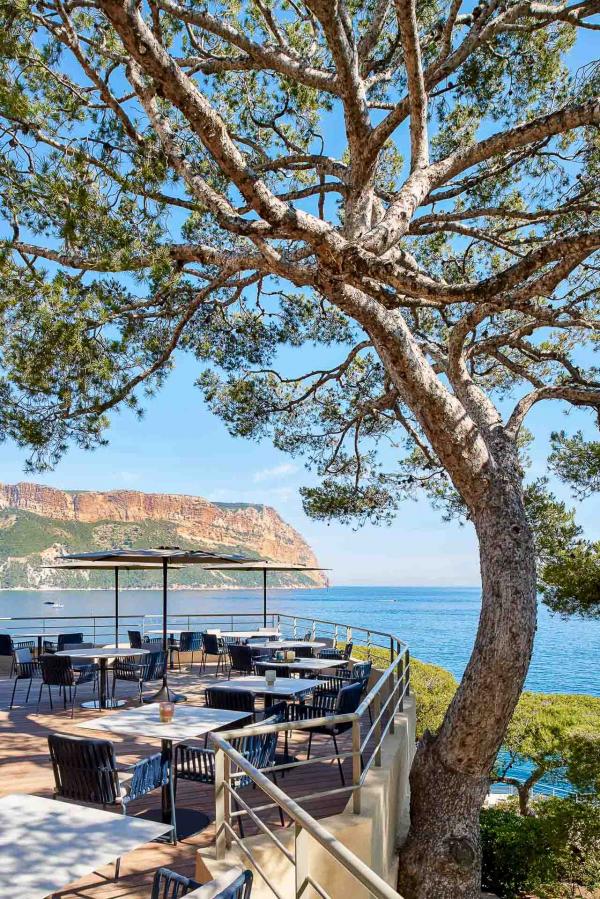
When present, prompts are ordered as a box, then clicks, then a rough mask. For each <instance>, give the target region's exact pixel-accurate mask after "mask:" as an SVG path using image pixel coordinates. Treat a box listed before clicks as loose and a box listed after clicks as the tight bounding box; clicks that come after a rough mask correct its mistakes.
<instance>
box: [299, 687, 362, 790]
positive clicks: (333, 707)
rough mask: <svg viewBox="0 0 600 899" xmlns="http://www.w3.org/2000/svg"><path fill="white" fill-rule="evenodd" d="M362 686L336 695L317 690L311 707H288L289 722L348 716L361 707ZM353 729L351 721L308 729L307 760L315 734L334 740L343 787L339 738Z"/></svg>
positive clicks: (349, 688)
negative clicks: (331, 716)
mask: <svg viewBox="0 0 600 899" xmlns="http://www.w3.org/2000/svg"><path fill="white" fill-rule="evenodd" d="M360 698H361V684H360V682H359V681H357V682H356V683H354V684H347V685H346V686H344V687H342V689H341V690H340V691H339V692H338V693H337V695H335V694H334V693H331V692H329V691H326V690H324V691H321V692H320V691H318V690H315V692H314V694H313V700H312V704H311V705H302V704H295V703H294V704H291V705H288V720H291V721H310V719H311V718H313V719H314V718H325V717H328V716H330V715H347V714H350V713H351V712H355V711H356V710H357V708H358V707H359V705H360ZM351 728H352V722H351V721H345V722H343V723H340V724H323V725H318V726H316V727H311V728H306V730H308V733H309V736H308V748H307V752H306V758H307V760H308V759H309V758H310V750H311V747H312V738H313V736H314V734H321V735H323V736H326V737H332V738H333V745H334V747H335V752H336V755H337V757H338V758H337V763H338V769H339V772H340V778H341V781H342V786H345V785H346V780H345V778H344V769H343V767H342V760H341V759H340V757H339V749H338V744H337V737H338V736H339V735H340V734H343V733H345V732H346V731H347V730H350V729H351Z"/></svg>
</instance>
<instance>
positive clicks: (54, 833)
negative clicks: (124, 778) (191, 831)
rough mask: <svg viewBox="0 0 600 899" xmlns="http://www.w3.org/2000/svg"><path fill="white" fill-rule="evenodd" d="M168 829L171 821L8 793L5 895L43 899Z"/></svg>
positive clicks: (1, 821)
mask: <svg viewBox="0 0 600 899" xmlns="http://www.w3.org/2000/svg"><path fill="white" fill-rule="evenodd" d="M169 830H170V824H162V823H158V822H156V821H145V820H142V819H141V818H134V817H129V816H128V815H121V814H115V813H113V812H104V811H101V810H99V809H95V808H88V807H87V806H82V805H75V804H74V803H67V802H57V801H56V800H54V799H44V798H42V797H40V796H29V795H25V794H22V795H21V794H12V795H8V796H3V797H2V798H1V799H0V858H1V859H2V864H0V896H5V897H10V899H43V897H45V896H49V895H52V894H53V893H56V892H58V891H59V890H62V889H64V887H66V886H68V884H70V883H73V882H74V881H76V880H80V879H81V878H82V877H86V876H87V875H88V874H91V873H92V872H93V871H95V870H96V869H97V868H102V867H104V865H108V864H110V862H113V861H114V860H115V859H116V858H118V857H119V856H121V855H125V854H126V853H127V852H131V851H132V850H133V849H137V847H138V846H142V845H143V844H144V843H148V842H150V841H151V840H155V839H156V838H157V837H159V836H162V834H164V833H167V832H168V831H169ZM111 876H112V875H111Z"/></svg>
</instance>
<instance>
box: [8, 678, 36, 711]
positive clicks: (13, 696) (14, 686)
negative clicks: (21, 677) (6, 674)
mask: <svg viewBox="0 0 600 899" xmlns="http://www.w3.org/2000/svg"><path fill="white" fill-rule="evenodd" d="M29 686H31V681H29ZM16 691H17V678H16V677H15V682H14V684H13V689H12V696H11V697H10V705H9V709H12V707H13V702H14V701H15V693H16ZM27 695H28V696H29V692H28V693H27Z"/></svg>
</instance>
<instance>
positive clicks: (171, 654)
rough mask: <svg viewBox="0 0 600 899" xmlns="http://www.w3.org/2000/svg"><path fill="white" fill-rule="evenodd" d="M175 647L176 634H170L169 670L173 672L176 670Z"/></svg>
mask: <svg viewBox="0 0 600 899" xmlns="http://www.w3.org/2000/svg"><path fill="white" fill-rule="evenodd" d="M174 645H175V636H174V634H169V668H170V669H171V671H174V670H175V651H174V649H173V647H174Z"/></svg>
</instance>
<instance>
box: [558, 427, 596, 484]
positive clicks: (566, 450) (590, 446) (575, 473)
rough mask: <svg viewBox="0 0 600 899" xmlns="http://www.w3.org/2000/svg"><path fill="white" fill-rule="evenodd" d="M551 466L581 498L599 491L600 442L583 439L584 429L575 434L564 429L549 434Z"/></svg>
mask: <svg viewBox="0 0 600 899" xmlns="http://www.w3.org/2000/svg"><path fill="white" fill-rule="evenodd" d="M550 441H551V445H552V452H551V453H550V456H549V457H548V462H549V465H550V467H551V468H552V469H553V470H554V471H555V473H556V474H557V475H558V477H559V478H560V479H561V480H562V481H564V482H565V483H567V484H569V486H570V487H571V488H572V490H573V492H574V493H575V495H576V496H578V497H579V498H580V499H584V498H585V497H586V496H589V495H590V494H591V493H594V492H598V491H600V442H599V441H586V440H584V437H583V434H582V433H581V431H577V432H576V433H575V434H573V436H572V437H569V436H567V434H566V433H565V432H564V431H560V432H559V433H554V434H552V435H551V437H550Z"/></svg>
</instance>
